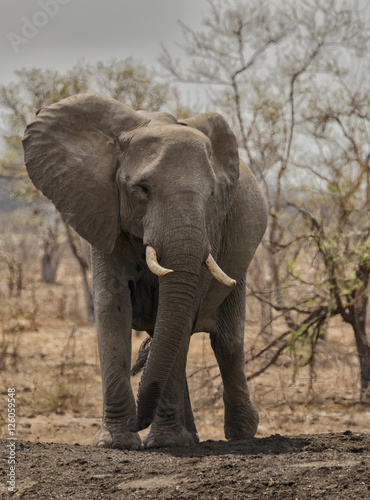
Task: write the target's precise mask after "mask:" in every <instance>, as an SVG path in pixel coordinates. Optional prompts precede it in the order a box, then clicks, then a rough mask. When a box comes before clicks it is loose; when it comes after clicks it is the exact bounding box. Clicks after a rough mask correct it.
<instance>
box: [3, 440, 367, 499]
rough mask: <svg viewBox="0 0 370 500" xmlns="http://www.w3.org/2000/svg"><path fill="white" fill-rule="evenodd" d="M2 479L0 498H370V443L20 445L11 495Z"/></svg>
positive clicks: (255, 441) (4, 468)
mask: <svg viewBox="0 0 370 500" xmlns="http://www.w3.org/2000/svg"><path fill="white" fill-rule="evenodd" d="M5 444H6V442H5V441H2V442H1V445H2V450H3V456H4V447H5ZM5 449H6V448H5ZM5 455H6V452H5ZM0 474H1V477H2V478H3V481H2V484H1V485H0V492H1V498H8V497H9V498H10V497H12V498H27V499H32V498H35V499H36V498H37V499H47V500H51V499H54V498H74V499H84V498H89V499H90V500H92V499H99V498H117V499H118V498H119V499H131V498H132V499H135V498H140V499H141V498H155V499H157V500H161V499H168V500H170V499H172V498H186V499H198V498H207V499H230V498H233V499H244V498H274V499H277V498H280V499H284V500H286V499H303V498H325V499H336V500H339V499H360V498H370V481H369V479H370V436H369V435H364V434H357V433H352V432H351V431H347V432H344V433H342V434H329V435H311V436H295V437H283V436H280V435H278V434H276V435H275V436H271V437H268V438H261V439H251V440H246V441H240V442H235V443H227V442H222V441H206V442H203V443H200V444H198V445H196V446H195V447H193V448H190V449H179V448H166V449H162V450H161V451H153V450H143V451H137V452H132V451H131V452H125V451H120V450H101V449H94V448H91V447H89V446H79V445H70V444H45V443H30V442H27V441H21V442H18V445H17V467H16V477H17V480H16V484H17V491H16V493H15V494H14V495H9V494H8V493H7V492H6V489H5V486H4V482H5V481H4V479H5V477H6V474H7V467H6V465H5V464H4V461H3V462H2V465H1V468H0Z"/></svg>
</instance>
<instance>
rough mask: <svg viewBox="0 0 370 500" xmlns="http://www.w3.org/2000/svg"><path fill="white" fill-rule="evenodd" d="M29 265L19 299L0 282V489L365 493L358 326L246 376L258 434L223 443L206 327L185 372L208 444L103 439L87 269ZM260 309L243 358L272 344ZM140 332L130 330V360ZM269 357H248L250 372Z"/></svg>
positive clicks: (335, 331) (123, 493) (97, 494)
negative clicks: (108, 445) (128, 443)
mask: <svg viewBox="0 0 370 500" xmlns="http://www.w3.org/2000/svg"><path fill="white" fill-rule="evenodd" d="M28 271H29V272H30V270H28ZM1 272H2V270H1V268H0V278H1V279H2V278H3V277H4V276H5V277H6V274H3V275H1ZM3 272H4V273H6V269H5V271H4V270H3ZM32 276H33V274H32V275H30V276H29V277H28V278H27V275H26V278H25V289H24V290H23V292H22V295H21V297H13V298H9V297H8V293H7V289H6V286H5V287H3V288H2V287H1V286H0V306H1V307H0V327H1V332H0V335H1V337H0V438H2V439H1V441H0V444H1V462H0V498H8V496H9V497H12V498H13V497H14V498H40V499H52V498H76V499H83V498H88V499H95V498H119V499H121V498H122V499H126V498H127V499H129V498H154V499H165V498H166V499H172V498H189V499H193V498H194V499H195V498H207V499H208V498H209V499H212V498H215V499H230V498H256V499H259V498H281V499H290V498H292V499H304V498H319V497H320V498H324V499H327V498H330V499H341V498H346V499H357V498H370V489H369V487H370V470H369V467H370V406H369V405H368V404H365V403H361V402H359V400H358V395H359V366H358V359H357V355H356V349H355V345H354V341H353V334H352V332H351V331H350V330H349V329H348V328H347V327H346V326H345V325H343V324H342V323H340V322H339V321H338V320H337V319H334V320H332V321H331V323H330V325H329V329H328V332H327V335H326V337H325V339H322V340H320V342H319V343H318V345H317V355H316V363H315V366H314V367H312V368H311V369H310V368H309V367H303V368H299V367H298V365H299V361H300V360H302V359H304V355H305V353H304V349H303V347H302V352H297V355H296V356H295V357H292V356H291V355H290V354H289V353H288V352H287V353H285V354H284V355H283V357H282V358H281V359H280V360H279V362H278V364H277V365H275V366H272V367H271V368H269V369H268V370H267V371H266V372H265V373H263V374H262V375H261V376H259V377H257V378H254V379H253V380H251V381H250V384H249V386H250V390H251V395H252V398H253V400H254V401H255V403H256V405H257V406H258V408H259V411H260V426H259V430H258V433H257V436H256V438H255V439H253V440H248V441H243V442H236V443H227V442H225V441H222V440H223V439H224V435H223V428H222V427H223V404H222V387H221V384H220V378H219V374H218V370H217V367H215V361H214V357H213V354H212V352H211V349H210V345H209V340H208V336H207V335H206V334H197V335H195V336H194V337H193V339H192V342H191V347H190V352H189V358H188V367H187V371H188V379H189V387H190V393H191V398H192V403H193V408H194V414H195V419H196V423H197V427H198V431H199V436H200V439H201V443H200V444H198V445H197V446H195V447H194V448H191V449H176V448H173V449H163V450H160V451H152V450H149V451H148V450H141V451H138V452H125V451H119V450H102V449H94V448H92V447H91V446H89V444H90V443H91V441H92V437H93V436H94V434H95V433H96V431H97V430H98V427H99V422H100V418H101V406H102V398H101V379H100V371H99V363H98V353H97V343H96V337H95V328H94V326H92V325H89V324H87V323H86V321H85V317H84V312H83V311H84V307H83V294H82V291H81V290H82V289H81V286H80V282H79V278H78V268H76V267H75V265H74V263H73V262H71V261H70V260H68V261H65V262H64V264H63V265H62V266H61V268H60V273H59V275H58V283H57V285H53V286H46V285H40V284H39V283H38V282H37V281H36V282H35V280H34V278H33V277H32ZM1 283H2V284H4V283H6V281H4V280H3V281H2V282H1V281H0V285H1ZM35 283H36V285H35ZM254 309H256V307H255V305H254V306H253V305H252V307H251V306H250V309H249V312H250V314H249V315H248V322H247V325H246V326H247V334H246V352H247V355H248V354H249V353H250V352H251V349H254V352H256V350H258V349H260V348H261V347H263V346H264V345H265V343H266V342H268V341H269V339H266V338H263V337H261V336H258V335H257V333H258V329H259V321H258V317H256V315H254V314H253V313H254V312H255V310H254ZM272 333H273V334H274V332H272ZM277 333H278V332H275V334H277ZM144 338H145V336H144V334H141V335H140V336H137V335H136V334H133V353H134V354H133V358H134V357H135V353H136V352H137V350H138V348H139V346H140V344H141V342H142V341H143V339H144ZM270 340H271V339H270ZM264 361H265V360H262V359H258V360H257V361H256V362H253V363H249V364H248V365H247V366H246V372H247V374H250V373H253V372H254V371H256V370H258V368H259V367H260V366H261V364H263V362H264ZM139 378H140V376H138V377H135V378H134V379H133V387H134V391H136V390H137V386H138V382H139ZM9 387H14V388H15V390H16V397H15V399H16V437H17V447H16V493H15V494H14V495H13V494H9V493H8V492H7V483H6V481H7V478H8V476H7V474H8V473H9V467H10V465H9V464H8V458H9V448H7V447H6V445H7V444H9V441H7V438H8V437H9V436H8V427H7V389H8V388H9ZM142 434H143V437H144V435H145V432H143V433H142Z"/></svg>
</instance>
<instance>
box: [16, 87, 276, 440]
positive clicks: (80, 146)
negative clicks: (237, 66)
mask: <svg viewBox="0 0 370 500" xmlns="http://www.w3.org/2000/svg"><path fill="white" fill-rule="evenodd" d="M23 148H24V155H25V164H26V168H27V171H28V174H29V177H30V179H31V180H32V182H33V184H34V185H35V187H36V188H37V189H39V190H40V191H41V192H42V193H43V194H44V195H45V196H46V197H47V198H49V199H50V200H51V201H52V202H53V203H54V205H55V207H56V208H57V209H58V210H59V211H60V213H61V215H62V217H63V218H64V220H65V221H66V222H67V223H69V224H70V225H71V226H72V227H73V228H74V229H75V231H76V232H77V233H78V234H79V235H80V237H81V238H82V240H83V241H85V242H87V243H86V244H88V245H89V248H90V256H91V267H92V276H93V290H94V304H95V315H96V327H97V335H98V346H99V357H100V366H101V376H102V385H103V416H102V424H101V428H100V429H99V431H98V433H97V434H96V436H95V437H94V439H93V445H95V446H103V447H108V448H109V447H111V448H120V449H139V448H141V446H142V443H141V439H140V436H139V434H138V432H139V431H141V430H143V429H146V428H147V427H149V426H150V429H149V433H148V435H147V437H146V438H145V440H144V443H143V444H144V447H146V448H154V447H163V446H172V445H175V446H188V445H193V444H194V443H197V442H198V441H199V438H198V433H197V429H196V425H195V422H194V416H193V412H192V408H191V403H190V396H189V391H188V385H187V380H186V360H187V354H188V349H189V343H190V338H191V335H192V334H193V333H196V332H206V333H209V335H210V340H211V345H212V348H213V351H214V354H215V357H216V360H217V363H218V365H219V369H220V373H221V377H222V382H223V401H224V407H225V418H224V431H225V437H226V439H231V440H233V439H244V438H248V437H253V436H254V435H255V433H256V431H257V427H258V420H259V418H258V411H257V409H256V407H255V406H254V404H253V403H252V401H251V399H250V393H249V390H248V386H247V382H246V376H245V360H244V325H245V301H246V273H247V269H248V266H249V264H250V262H251V259H252V257H253V255H254V253H255V250H256V248H257V246H258V245H259V243H260V240H261V238H262V236H263V234H264V232H265V229H266V224H267V206H266V201H265V198H264V195H263V193H262V190H261V188H260V186H259V184H258V182H257V179H256V178H255V176H254V175H253V173H252V172H251V170H250V169H249V167H248V166H247V165H246V163H244V162H243V161H242V160H241V159H240V158H239V151H238V145H237V140H236V137H235V135H234V133H233V132H232V130H231V128H230V126H229V125H228V123H227V121H226V120H225V119H224V118H223V117H222V116H221V115H220V114H218V113H213V112H207V113H200V114H197V115H195V116H193V117H190V118H186V119H181V120H177V119H176V118H175V117H173V116H172V115H171V114H169V113H165V112H159V111H156V112H149V111H134V110H132V109H131V108H129V107H128V106H126V105H125V104H123V103H122V102H119V101H117V100H114V99H112V98H108V97H104V96H101V95H99V94H95V93H88V94H78V95H74V96H71V97H67V98H65V99H63V100H61V101H59V102H57V103H55V104H52V105H50V106H48V107H45V108H42V109H41V110H39V111H38V113H37V115H36V117H35V119H34V120H33V121H32V122H31V123H30V124H29V125H28V126H27V128H26V130H25V135H24V138H23ZM132 329H136V330H143V331H146V332H148V333H149V335H150V336H152V342H151V348H150V354H149V357H148V360H147V363H146V366H145V369H144V372H143V375H142V377H141V380H140V385H139V391H138V396H137V402H136V401H135V398H134V395H133V392H132V388H131V384H130V367H131V335H132V333H131V332H132Z"/></svg>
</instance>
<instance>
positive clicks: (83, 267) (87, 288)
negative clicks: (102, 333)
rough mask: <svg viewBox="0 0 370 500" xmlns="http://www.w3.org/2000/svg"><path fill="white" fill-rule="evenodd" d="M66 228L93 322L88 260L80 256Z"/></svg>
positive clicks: (67, 226) (89, 314)
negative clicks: (79, 270)
mask: <svg viewBox="0 0 370 500" xmlns="http://www.w3.org/2000/svg"><path fill="white" fill-rule="evenodd" d="M64 227H65V228H66V233H67V238H68V243H69V246H70V248H71V250H72V254H73V255H74V257H75V258H76V260H77V262H78V264H79V266H80V269H81V274H82V281H83V285H84V292H85V301H86V312H87V316H88V318H89V321H91V322H93V321H95V312H94V298H93V293H92V287H91V285H90V283H89V279H88V276H87V270H88V268H89V266H88V264H87V262H86V260H85V259H84V258H83V257H82V256H81V255H80V254H79V252H78V250H77V246H76V245H75V242H74V241H73V234H72V231H71V228H70V226H69V225H68V224H66V223H64Z"/></svg>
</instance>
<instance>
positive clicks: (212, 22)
mask: <svg viewBox="0 0 370 500" xmlns="http://www.w3.org/2000/svg"><path fill="white" fill-rule="evenodd" d="M369 20H370V13H369V9H368V8H367V6H366V2H363V3H362V2H356V3H354V2H350V3H348V4H346V3H345V2H337V1H329V0H327V1H325V2H319V1H318V0H313V1H311V2H303V1H299V2H284V3H282V4H280V3H279V4H278V5H274V4H272V3H271V2H267V1H262V2H261V1H259V2H257V1H252V2H240V1H237V0H228V1H227V2H221V1H217V0H212V1H210V2H209V8H208V11H207V13H206V15H205V18H204V20H203V27H202V29H201V30H200V31H199V32H198V31H194V30H193V29H192V28H191V27H190V26H185V25H183V24H180V28H179V40H180V41H181V40H182V41H181V42H180V43H181V45H182V47H183V51H184V57H183V59H182V61H181V64H180V63H179V62H178V61H175V60H174V59H173V57H172V56H171V54H170V53H169V52H168V50H166V48H163V52H162V54H160V55H159V62H160V71H159V72H158V69H157V70H155V69H153V68H148V67H146V66H144V65H142V64H141V63H138V62H136V61H135V60H133V59H131V58H128V59H124V60H120V61H117V60H115V61H110V60H107V61H101V62H98V63H96V64H94V65H93V64H87V63H85V62H76V66H75V67H74V68H71V69H70V70H69V71H66V72H65V73H61V72H58V71H56V70H40V69H38V68H34V69H27V70H19V71H17V72H16V74H15V75H14V82H12V83H11V84H9V85H3V86H1V88H0V105H1V108H2V112H3V115H2V116H3V120H2V144H1V157H0V187H1V199H0V206H1V218H0V282H1V285H0V299H1V306H0V327H1V334H0V335H1V337H0V377H1V381H2V387H3V388H4V391H5V392H3V395H2V399H1V418H2V420H0V433H1V437H3V438H6V437H7V422H6V419H5V415H6V413H5V410H6V404H7V403H6V401H7V400H6V397H7V392H6V388H8V387H15V389H16V409H17V438H18V439H19V440H20V441H21V443H20V445H19V455H18V457H19V458H18V460H19V467H20V468H21V470H22V474H21V476H22V481H23V482H22V481H21V480H20V483H19V485H18V486H19V492H20V495H23V498H36V497H37V498H52V497H53V495H55V496H56V495H57V493H58V492H59V493H61V494H64V495H65V497H68V495H69V496H70V497H73V498H86V496H89V497H91V498H103V497H104V495H106V497H107V498H112V497H113V498H114V497H117V498H136V497H138V496H141V497H142V496H144V497H145V496H147V497H148V498H149V497H150V495H152V497H155V498H171V497H173V496H174V495H176V496H178V497H180V498H195V497H196V496H198V497H199V496H201V497H204V498H210V497H213V498H253V497H255V498H258V497H260V496H262V495H264V496H265V497H266V498H270V497H271V498H272V497H274V498H310V497H311V498H315V497H319V496H321V497H322V496H323V495H324V496H325V498H342V496H341V495H343V498H344V496H346V497H348V496H351V493H352V496H354V495H355V496H354V497H355V498H366V495H368V494H369V493H368V489H367V488H368V481H367V478H368V474H369V451H370V445H369V438H368V436H366V433H369V430H370V418H369V417H370V415H369V403H370V344H369V342H370V340H369V328H370V320H369V311H368V307H367V306H368V297H369V274H370V213H369V207H370V150H369V143H370V141H369V133H370V127H369V125H370V107H369V98H368V96H369V94H370V76H369V64H370V59H369V54H370V52H369V42H370V28H369ZM164 72H165V73H166V74H165V75H164ZM189 88H190V89H192V90H191V93H190V95H192V96H193V102H192V103H191V104H189V101H188V100H187V104H186V105H185V104H184V101H185V99H184V97H183V93H185V92H189V91H188V89H189ZM194 89H195V90H194ZM86 91H96V92H99V93H101V94H103V95H107V96H110V97H113V98H115V99H118V100H121V101H123V102H124V103H126V104H128V105H129V106H131V107H132V108H133V109H148V110H164V111H169V112H171V113H172V114H174V115H175V116H177V117H178V118H184V117H187V116H191V115H192V114H195V113H197V112H199V111H218V112H220V113H222V114H223V115H224V116H225V117H226V118H227V120H228V121H229V123H230V124H231V126H232V127H233V130H234V132H235V133H236V134H237V137H238V142H239V148H240V155H241V156H242V157H243V158H244V159H245V160H246V161H247V162H248V164H249V165H250V166H251V168H252V170H253V172H254V173H255V175H256V176H257V178H258V180H259V182H260V183H261V185H262V187H263V189H264V192H265V195H266V198H267V200H268V205H269V226H268V230H267V233H266V235H265V238H264V240H263V243H262V245H261V246H260V248H259V251H258V253H257V255H256V256H255V258H254V261H253V263H252V265H251V268H250V271H249V279H248V284H247V287H248V299H247V311H248V314H247V320H246V334H245V358H246V373H247V376H248V378H249V386H250V388H251V393H252V398H253V400H254V401H255V403H256V405H257V406H258V408H259V411H260V427H259V431H258V433H257V439H254V440H251V441H249V442H245V443H239V444H233V445H232V444H227V443H212V442H205V443H203V444H201V445H199V446H197V447H196V448H195V449H194V450H175V451H173V450H172V451H168V452H167V451H164V452H163V453H162V452H161V453H158V452H149V451H148V452H130V453H128V452H119V451H114V450H112V451H110V450H93V451H91V450H90V449H87V448H84V447H83V446H73V444H74V443H79V444H80V445H88V444H90V443H91V439H92V437H93V435H94V434H95V432H96V430H97V428H98V425H99V421H100V417H101V416H100V412H101V405H102V403H101V401H102V396H101V379H100V371H99V362H98V353H97V345H96V339H95V329H94V323H93V317H94V311H93V302H92V290H91V283H90V274H89V270H88V267H87V264H86V262H85V260H84V257H83V255H82V253H81V251H80V247H79V241H78V238H77V236H76V234H75V233H74V232H73V230H71V228H69V227H68V226H66V225H65V224H64V222H63V221H62V220H61V218H60V216H59V215H58V213H57V212H56V211H55V209H54V208H53V207H52V206H51V205H50V203H49V202H48V201H47V200H46V199H45V198H42V196H41V195H40V193H39V192H37V191H36V190H35V189H34V187H33V186H32V184H31V183H30V181H29V180H28V177H27V174H26V171H25V168H24V164H23V152H22V147H21V138H22V135H23V131H24V128H25V126H26V124H27V123H28V122H29V121H30V120H32V118H33V116H34V113H35V112H36V111H37V109H39V108H40V107H42V106H45V105H48V104H51V103H53V102H56V101H58V100H60V99H62V98H64V97H67V96H68V95H72V94H76V93H80V92H86ZM145 337H146V334H145V333H143V332H133V345H134V352H133V360H134V359H136V353H137V351H138V349H139V346H140V345H141V343H142V342H143V340H144V339H145ZM187 373H188V380H189V387H190V393H191V399H192V404H193V408H194V413H195V416H196V423H197V426H198V430H199V434H200V439H201V441H207V440H221V439H224V437H223V429H222V420H223V403H222V385H221V379H220V376H219V373H218V368H217V365H216V362H215V360H214V358H213V356H212V354H211V349H210V345H209V339H208V336H207V335H206V334H197V335H195V336H194V337H193V339H192V342H191V346H190V353H189V357H188V366H187ZM139 378H140V375H138V376H136V377H135V378H134V382H133V383H134V386H135V388H136V389H137V386H138V381H139ZM331 433H336V434H335V435H334V434H331ZM317 434H325V436H320V437H317V436H315V435H317ZM271 436H272V437H271ZM282 436H285V437H282ZM27 442H28V443H27ZM29 442H32V443H35V444H34V445H31V444H30V443H29ZM40 442H43V443H51V442H54V443H68V444H67V445H62V444H59V445H55V446H54V447H52V446H51V445H44V444H43V445H40V444H39V445H36V443H40ZM197 450H198V451H197ZM46 454H47V456H48V457H49V459H48V461H47V462H48V463H47V465H45V462H44V461H43V460H42V457H43V455H44V456H45V455H46ZM26 457H27V460H29V459H30V458H29V457H31V461H33V464H34V466H35V468H34V469H33V471H35V472H34V473H31V469H29V468H27V466H26V465H25V463H26ZM144 461H145V462H144ZM41 463H42V466H41ZM28 467H29V466H28ZM6 470H7V469H6V468H4V470H3V473H4V474H6ZM41 470H43V472H41ZM55 471H58V474H59V479H58V481H55V480H53V481H51V480H50V476H54V475H55ZM179 471H180V472H179ZM215 471H217V474H216V473H215ZM81 477H83V479H81ZM1 487H2V486H1ZM53 488H55V490H54V489H53ZM0 493H3V490H1V489H0ZM4 495H5V490H4ZM43 495H44V496H43ZM48 495H49V496H48ZM94 495H95V496H94ZM99 495H100V496H99ZM222 495H223V496H222Z"/></svg>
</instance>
